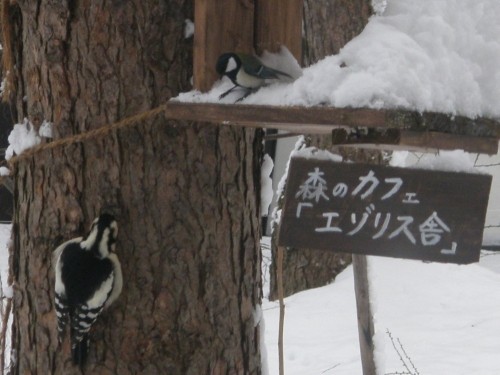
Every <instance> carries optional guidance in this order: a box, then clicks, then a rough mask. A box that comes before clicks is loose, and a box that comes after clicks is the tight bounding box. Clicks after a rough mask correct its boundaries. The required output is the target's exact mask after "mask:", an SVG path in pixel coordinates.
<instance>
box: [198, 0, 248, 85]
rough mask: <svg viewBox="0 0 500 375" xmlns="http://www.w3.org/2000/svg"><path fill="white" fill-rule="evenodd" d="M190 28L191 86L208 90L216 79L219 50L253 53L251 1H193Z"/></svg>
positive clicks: (222, 51)
mask: <svg viewBox="0 0 500 375" xmlns="http://www.w3.org/2000/svg"><path fill="white" fill-rule="evenodd" d="M194 27H195V31H194V48H193V76H194V77H193V78H194V87H195V88H196V89H198V90H201V91H208V90H209V89H210V88H211V87H212V85H213V83H214V82H215V81H216V80H217V79H219V77H218V76H217V73H216V71H215V64H216V62H217V58H218V57H219V56H220V55H221V54H222V53H224V52H230V51H238V52H246V53H253V28H254V4H253V2H252V1H248V0H196V1H195V14H194Z"/></svg>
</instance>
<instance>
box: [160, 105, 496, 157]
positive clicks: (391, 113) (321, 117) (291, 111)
mask: <svg viewBox="0 0 500 375" xmlns="http://www.w3.org/2000/svg"><path fill="white" fill-rule="evenodd" d="M165 108H166V109H165V112H166V117H167V118H169V119H174V120H185V121H204V122H211V123H221V124H225V125H238V126H246V127H264V128H272V129H280V130H287V131H289V132H293V133H298V134H331V133H332V131H333V130H335V129H339V127H347V128H374V129H377V130H380V131H386V130H388V129H396V130H399V132H395V133H393V134H392V135H390V136H388V137H387V140H390V138H391V137H392V138H393V141H392V143H391V142H382V141H380V144H381V145H383V144H392V145H395V146H401V147H404V148H407V147H408V148H410V149H421V150H423V151H425V150H429V149H431V150H433V149H441V150H454V149H462V150H466V151H469V152H478V153H486V154H490V155H491V154H496V153H497V151H498V140H499V139H500V123H499V122H498V121H495V120H491V119H486V118H476V119H470V118H467V117H462V116H454V117H452V116H449V115H446V114H442V113H433V112H424V113H418V112H412V111H405V110H377V109H370V108H334V107H307V108H305V107H293V106H292V107H275V106H264V105H243V104H214V103H181V102H176V101H170V102H168V103H167V104H166V106H165ZM358 143H359V142H358ZM361 143H363V142H362V138H361ZM371 143H373V140H372V141H371ZM375 143H376V142H375ZM380 148H384V146H381V147H380ZM389 148H391V147H389Z"/></svg>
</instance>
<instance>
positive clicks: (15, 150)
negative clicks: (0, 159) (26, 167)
mask: <svg viewBox="0 0 500 375" xmlns="http://www.w3.org/2000/svg"><path fill="white" fill-rule="evenodd" d="M40 142H41V138H40V136H39V135H38V133H37V131H36V130H35V128H34V126H33V124H31V122H29V120H28V119H26V118H25V119H24V122H23V123H22V124H15V125H14V128H13V129H12V131H11V132H10V135H9V147H7V150H6V151H5V159H7V160H9V159H10V158H12V157H13V156H14V155H20V154H21V153H22V152H23V151H25V150H27V149H28V148H31V147H33V146H36V145H38V144H40Z"/></svg>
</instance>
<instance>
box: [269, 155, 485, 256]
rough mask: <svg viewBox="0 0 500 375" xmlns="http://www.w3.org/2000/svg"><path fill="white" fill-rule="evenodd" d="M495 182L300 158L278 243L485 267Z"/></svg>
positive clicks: (294, 161)
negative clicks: (481, 263) (485, 234)
mask: <svg viewBox="0 0 500 375" xmlns="http://www.w3.org/2000/svg"><path fill="white" fill-rule="evenodd" d="M490 186H491V176H490V175H483V174H467V173H453V172H436V171H429V170H419V169H403V168H394V167H385V166H378V165H377V166H376V165H365V164H354V163H336V162H333V161H328V160H314V159H304V158H293V159H292V160H291V163H290V168H289V175H288V181H287V188H286V194H285V206H284V209H283V213H282V218H281V220H282V221H281V226H280V235H279V245H280V246H293V247H298V248H316V249H323V250H334V251H339V252H350V253H358V254H368V255H381V256H391V257H398V258H409V259H420V260H429V261H436V262H447V263H458V264H466V263H472V262H477V261H479V253H480V250H481V243H482V236H483V228H484V221H485V215H486V207H487V205H488V197H489V192H490Z"/></svg>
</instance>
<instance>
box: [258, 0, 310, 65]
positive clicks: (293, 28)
mask: <svg viewBox="0 0 500 375" xmlns="http://www.w3.org/2000/svg"><path fill="white" fill-rule="evenodd" d="M302 9H303V0H273V1H269V0H255V50H256V52H257V54H258V55H261V54H262V52H264V51H269V52H278V51H279V48H280V46H281V45H284V46H286V47H287V48H288V50H289V51H290V52H291V53H292V55H294V56H295V58H296V59H297V61H298V62H299V63H300V62H301V61H302Z"/></svg>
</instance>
